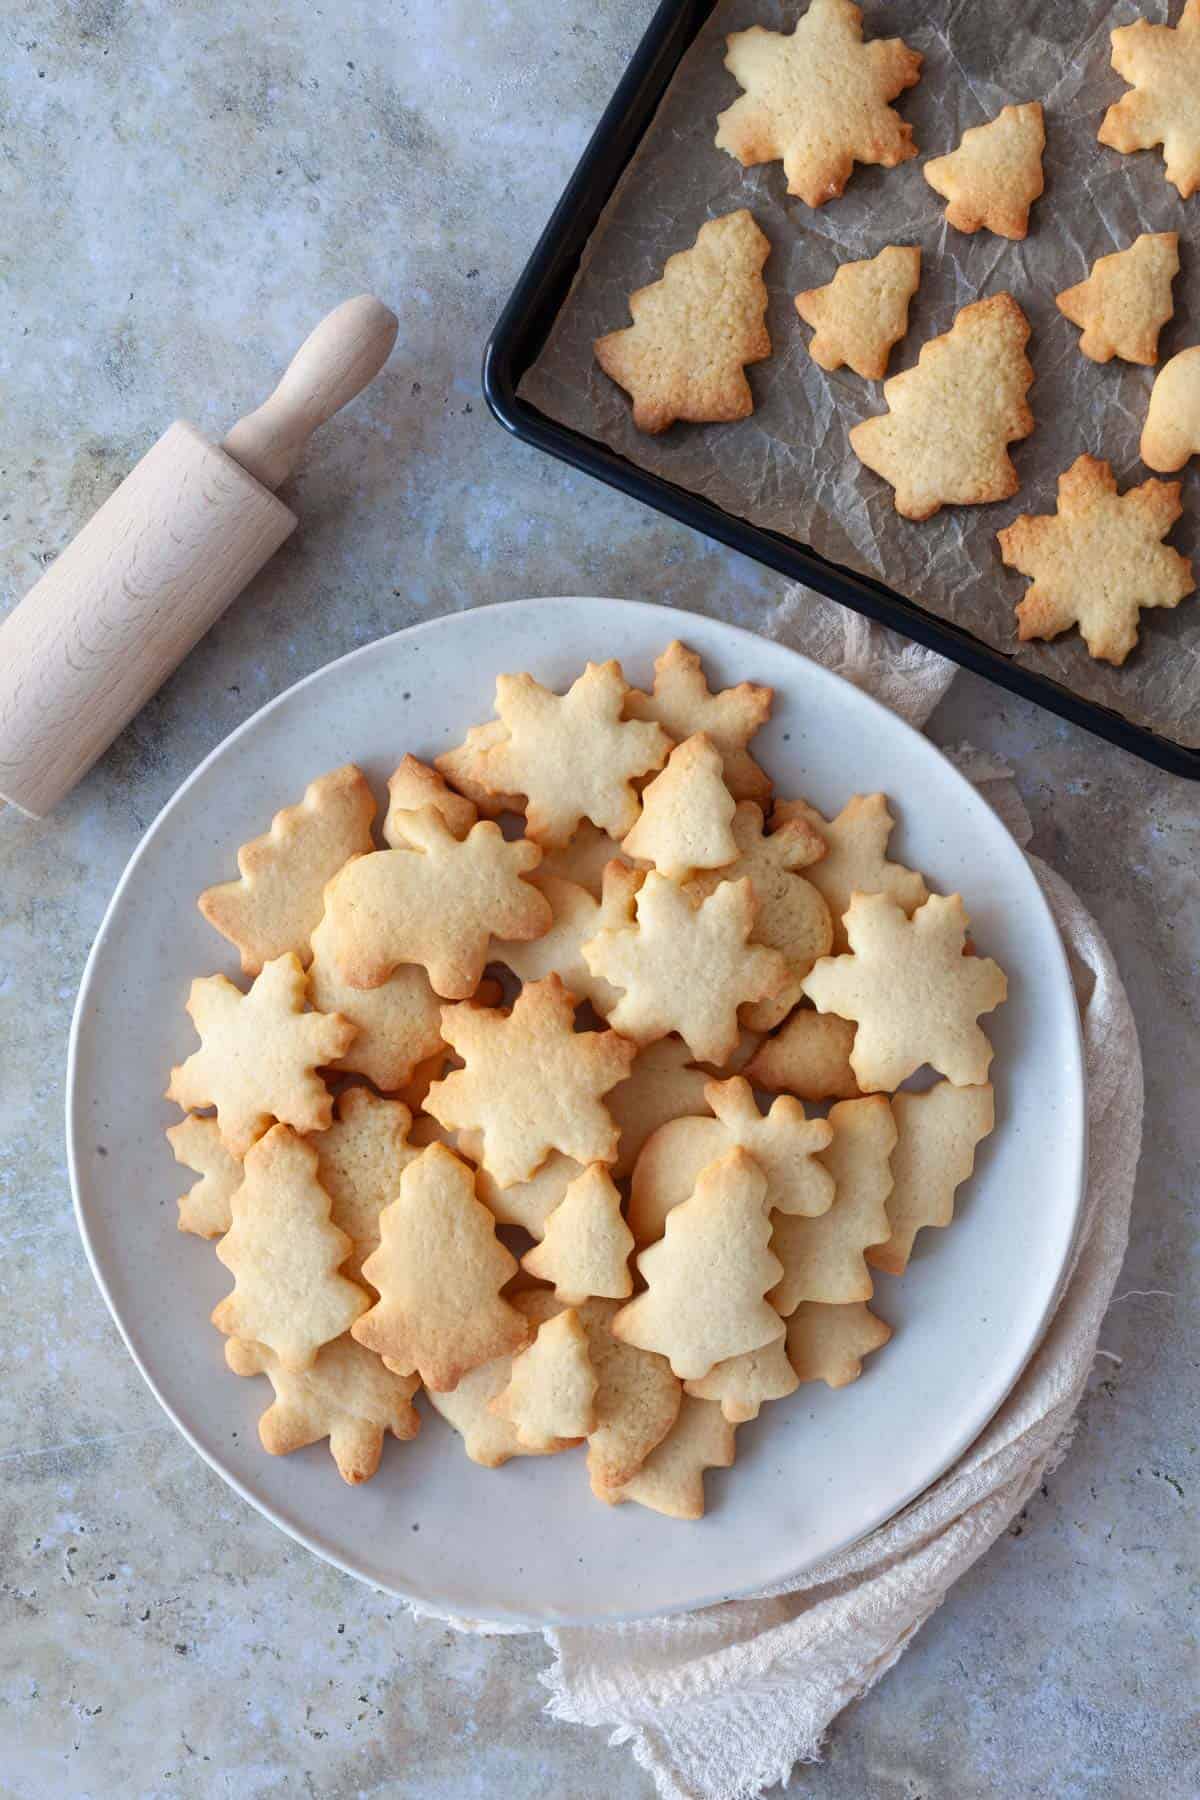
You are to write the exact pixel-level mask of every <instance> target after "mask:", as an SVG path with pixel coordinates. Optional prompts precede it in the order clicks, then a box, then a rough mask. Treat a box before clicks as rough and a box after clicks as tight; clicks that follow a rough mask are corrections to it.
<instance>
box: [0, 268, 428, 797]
mask: <svg viewBox="0 0 1200 1800" xmlns="http://www.w3.org/2000/svg"><path fill="white" fill-rule="evenodd" d="M396 329H397V321H396V316H395V314H394V313H392V312H389V311H388V309H387V307H386V306H384V305H383V304H382V303H381V302H380V301H378V300H376V299H374V298H373V297H372V296H371V295H370V294H361V295H359V297H358V298H357V299H356V300H347V301H346V302H345V303H344V304H343V305H342V306H339V307H337V308H336V309H335V311H333V312H331V313H330V314H329V316H328V318H326V319H324V320H322V322H321V324H320V325H318V326H317V328H316V330H315V331H314V332H313V333H312V335H311V336H310V337H308V338H306V339H305V341H304V343H303V344H302V345H301V346H300V348H299V350H298V351H297V352H296V354H295V356H294V357H293V358H292V361H291V362H290V363H289V365H288V368H287V371H286V373H285V374H284V377H283V379H282V381H281V382H280V383H279V386H278V387H277V388H276V389H275V392H274V393H273V394H272V395H271V397H270V399H269V400H268V401H266V403H265V404H264V405H262V406H260V407H259V409H258V411H257V412H252V413H250V414H249V416H248V417H247V418H244V419H240V420H239V421H238V423H237V424H236V425H235V426H234V427H233V430H232V431H231V432H230V433H229V435H228V437H227V438H226V439H225V442H224V443H223V444H222V445H221V446H220V448H217V447H216V446H215V445H213V444H210V443H208V442H207V440H206V439H205V438H203V437H201V435H200V433H199V432H198V431H197V430H196V429H195V427H194V426H192V425H189V424H187V423H186V421H184V420H182V419H180V420H177V421H176V423H175V424H174V425H172V426H171V427H170V429H169V430H168V431H166V432H165V433H164V434H163V436H162V437H161V438H159V440H158V442H157V444H155V446H154V448H153V449H152V450H150V451H149V452H148V453H147V454H146V455H145V456H144V457H143V458H142V460H141V462H140V463H138V465H137V467H136V468H135V469H134V470H133V471H132V472H131V473H130V474H129V475H127V476H126V478H125V480H124V481H123V482H122V483H121V485H120V487H119V488H118V489H117V491H116V493H115V494H113V495H112V496H111V497H110V498H109V499H108V500H106V501H105V503H104V505H103V506H102V507H101V508H100V510H99V512H98V513H97V514H96V515H95V517H94V518H93V519H92V520H91V521H90V522H89V523H88V524H87V525H85V526H84V528H83V530H82V531H81V532H80V533H79V536H78V537H77V538H75V539H74V541H73V542H72V543H71V544H70V545H68V547H67V548H66V549H65V550H64V551H63V552H62V554H61V555H60V556H59V557H58V558H57V559H56V561H55V562H54V563H53V564H52V566H51V567H50V568H49V569H48V570H47V572H46V573H45V575H43V576H42V579H41V580H40V581H39V582H38V584H37V586H36V587H34V588H31V589H30V591H29V593H28V594H26V596H25V598H24V599H23V600H22V601H21V603H20V605H19V606H17V607H16V608H15V609H14V611H13V612H11V613H10V614H9V616H8V618H7V619H6V620H5V621H4V624H3V625H0V799H4V800H9V801H11V802H12V803H13V804H14V805H16V806H18V807H20V808H21V810H22V811H23V812H27V813H32V814H33V816H34V817H35V818H42V817H44V816H45V814H46V813H48V812H49V811H50V809H51V807H53V806H55V805H57V803H58V802H59V801H60V800H61V799H62V797H63V795H64V794H66V793H68V792H69V791H70V790H71V788H73V787H74V785H75V783H76V782H77V781H78V780H79V778H80V776H81V775H83V774H84V773H85V772H86V771H87V770H88V769H90V768H91V766H92V764H93V763H94V762H95V760H96V758H97V757H98V756H99V755H100V754H101V752H102V751H104V750H106V749H107V748H108V746H109V744H111V742H112V740H113V739H114V738H115V737H116V735H117V733H118V732H119V731H120V730H121V727H122V726H123V725H125V724H127V723H128V721H129V720H130V719H131V718H132V717H133V715H134V713H135V712H136V711H137V710H138V708H139V707H140V706H142V705H143V704H144V703H145V702H146V701H147V700H148V699H149V698H150V696H151V694H153V693H155V692H156V690H157V689H158V688H159V687H161V685H162V683H163V682H164V681H165V680H166V678H167V676H168V675H169V674H170V673H171V671H172V669H174V668H175V666H176V664H177V663H179V662H181V661H182V659H183V658H184V657H185V656H186V655H187V653H188V651H189V650H190V649H191V648H192V646H193V644H195V643H196V642H197V641H198V639H200V638H201V637H203V635H204V633H205V632H206V631H207V630H208V628H209V626H210V625H211V624H213V622H214V621H215V620H216V619H218V618H219V617H220V615H221V614H222V613H223V612H224V611H225V608H226V607H227V606H228V605H229V603H230V601H231V600H233V599H235V598H236V597H237V595H238V594H240V593H241V591H242V589H243V588H244V587H245V586H246V583H247V582H248V581H250V580H251V578H252V577H253V576H255V575H257V573H258V571H259V570H260V569H261V568H262V566H263V564H264V563H265V562H266V561H267V560H268V558H269V557H271V556H272V555H274V553H275V551H276V550H278V548H279V546H280V544H282V542H283V540H284V539H285V538H286V537H288V536H290V534H291V533H292V532H293V531H294V530H295V529H296V525H297V523H298V521H297V518H296V515H295V513H294V512H292V511H291V510H290V509H289V508H288V507H286V506H285V505H284V504H283V502H282V500H278V499H276V497H275V494H274V491H273V490H274V489H275V488H277V487H278V486H279V484H280V482H282V481H284V480H286V478H287V477H288V476H289V475H290V474H291V472H292V470H293V469H294V467H295V466H296V462H297V460H298V459H299V456H300V453H301V451H302V450H303V449H304V446H305V445H306V444H307V442H308V440H309V437H310V436H311V435H312V433H313V432H314V431H315V430H316V428H317V426H318V425H322V424H324V422H325V420H326V419H329V418H332V416H333V414H334V413H335V412H337V411H338V410H339V409H340V408H341V407H343V406H345V404H346V402H347V401H348V400H353V398H354V396H355V395H356V394H358V393H360V392H361V391H362V389H363V388H365V387H366V385H367V383H368V382H369V381H371V380H373V379H374V377H375V376H376V375H377V374H378V373H379V371H380V369H381V368H382V367H383V365H384V363H385V362H386V361H387V359H388V356H389V354H390V353H391V349H392V345H393V344H394V343H395V341H396Z"/></svg>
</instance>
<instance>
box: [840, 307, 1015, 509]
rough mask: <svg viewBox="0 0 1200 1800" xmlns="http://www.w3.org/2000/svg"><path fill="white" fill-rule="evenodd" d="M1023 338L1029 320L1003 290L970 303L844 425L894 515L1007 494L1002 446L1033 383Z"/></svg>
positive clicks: (1010, 486)
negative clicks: (866, 415) (882, 405)
mask: <svg viewBox="0 0 1200 1800" xmlns="http://www.w3.org/2000/svg"><path fill="white" fill-rule="evenodd" d="M1028 340H1029V322H1028V320H1027V319H1026V317H1025V314H1024V313H1023V312H1022V311H1021V308H1020V307H1019V306H1018V305H1017V302H1016V301H1015V300H1014V299H1013V297H1012V295H1011V294H992V295H990V296H989V298H988V299H986V300H976V301H974V302H973V303H972V304H971V305H970V306H964V307H963V309H962V311H961V312H960V313H958V314H957V315H956V317H955V320H954V323H953V325H952V326H951V328H950V330H949V331H947V332H945V333H943V335H942V336H941V337H936V338H931V339H930V340H929V341H928V343H926V344H925V345H923V346H922V349H921V354H920V356H919V357H918V358H917V362H916V365H915V366H914V367H913V368H911V369H904V370H903V371H902V372H901V373H900V374H899V375H893V376H891V378H890V379H889V380H888V381H885V382H884V385H883V397H884V400H885V401H886V402H887V405H888V408H889V410H888V411H887V412H886V413H881V414H879V415H878V416H877V417H876V418H871V419H864V420H862V422H861V423H860V424H858V425H855V426H853V427H852V428H851V431H850V447H851V449H852V450H853V451H854V454H855V455H856V456H857V457H858V459H859V461H860V462H862V463H864V464H865V465H866V467H867V468H868V469H873V470H874V471H875V473H876V474H877V475H881V476H882V477H883V479H884V480H885V481H887V482H890V484H891V485H892V487H893V488H894V489H895V506H896V511H897V512H898V513H900V514H901V515H902V516H903V517H904V518H906V519H929V518H932V517H933V515H934V513H936V512H938V511H939V510H940V508H941V507H943V506H982V505H983V504H984V503H985V502H987V501H990V500H1007V499H1008V498H1009V496H1010V495H1012V494H1015V493H1016V491H1017V488H1018V487H1019V486H1020V482H1019V481H1018V478H1017V471H1016V469H1015V468H1014V467H1013V464H1012V460H1011V458H1010V457H1009V454H1008V445H1009V444H1011V443H1012V442H1013V441H1014V439H1016V438H1024V437H1028V436H1029V434H1030V432H1031V431H1032V430H1033V424H1034V420H1033V414H1032V412H1030V410H1029V406H1028V403H1027V401H1026V398H1025V396H1026V394H1027V393H1028V392H1029V388H1030V386H1031V384H1032V382H1033V368H1032V366H1031V364H1030V362H1029V359H1028V358H1027V356H1026V355H1025V345H1026V343H1027V342H1028Z"/></svg>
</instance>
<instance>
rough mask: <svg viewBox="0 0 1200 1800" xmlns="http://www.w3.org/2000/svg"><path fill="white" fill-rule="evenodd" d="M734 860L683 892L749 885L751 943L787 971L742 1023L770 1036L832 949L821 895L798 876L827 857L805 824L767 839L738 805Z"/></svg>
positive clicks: (757, 820)
mask: <svg viewBox="0 0 1200 1800" xmlns="http://www.w3.org/2000/svg"><path fill="white" fill-rule="evenodd" d="M733 840H734V843H735V845H736V847H737V856H736V857H735V859H734V860H733V861H732V862H730V863H729V864H727V866H726V867H725V868H723V869H721V870H720V871H719V872H718V873H716V874H708V875H698V876H696V877H695V879H694V880H693V881H691V882H689V884H688V886H689V888H690V890H691V892H692V893H694V894H702V895H706V894H711V893H713V892H714V890H715V889H716V887H717V884H718V883H719V882H721V881H741V880H743V879H748V880H749V882H750V884H751V886H752V887H753V889H754V898H755V901H756V902H757V905H758V912H757V914H756V915H755V920H754V941H755V943H757V944H766V945H768V946H769V947H770V948H771V949H772V950H778V951H779V954H780V955H781V956H782V957H783V958H784V959H785V961H786V962H787V966H788V979H787V981H786V982H785V983H784V984H783V986H782V987H781V988H779V989H778V990H777V991H776V992H774V993H772V994H768V995H767V996H766V998H765V999H763V1000H758V1001H755V1002H754V1003H753V1004H752V1005H750V1006H744V1007H743V1008H742V1015H741V1016H742V1023H743V1024H744V1025H746V1026H747V1027H748V1028H749V1029H750V1030H751V1031H770V1030H771V1029H772V1027H773V1026H775V1025H778V1024H779V1022H780V1020H781V1019H785V1018H786V1017H787V1015H788V1013H790V1012H791V1010H792V1008H793V1007H794V1006H795V1004H796V1002H797V1001H798V1000H799V998H800V983H801V982H802V981H803V979H804V977H805V976H806V975H807V974H808V971H809V970H810V969H811V968H812V966H813V964H814V963H815V962H816V960H817V958H818V957H819V956H826V955H828V953H829V950H830V947H831V945H832V943H833V922H832V920H831V918H830V916H829V908H828V907H827V906H826V904H825V901H824V900H823V899H822V897H821V894H820V891H819V890H818V889H817V888H816V887H814V886H813V885H812V884H811V882H809V881H808V880H806V879H805V877H804V876H803V875H802V874H801V873H800V871H801V870H802V869H804V870H807V869H809V868H810V867H811V866H812V865H813V864H814V863H818V862H820V861H821V859H822V858H823V857H824V856H825V855H826V843H825V839H824V837H823V836H822V835H821V833H820V832H818V831H817V830H816V829H815V828H814V826H813V825H812V824H811V823H810V822H809V821H808V820H807V819H804V818H800V817H797V818H794V819H791V820H789V821H788V822H787V823H785V824H781V825H780V826H779V828H778V829H777V830H775V831H772V832H771V833H770V834H769V835H768V834H767V833H766V832H765V831H764V829H763V816H762V811H761V809H760V808H759V807H757V806H756V805H755V804H754V802H753V800H743V801H741V802H740V804H739V805H738V808H737V811H736V813H735V814H734V819H733Z"/></svg>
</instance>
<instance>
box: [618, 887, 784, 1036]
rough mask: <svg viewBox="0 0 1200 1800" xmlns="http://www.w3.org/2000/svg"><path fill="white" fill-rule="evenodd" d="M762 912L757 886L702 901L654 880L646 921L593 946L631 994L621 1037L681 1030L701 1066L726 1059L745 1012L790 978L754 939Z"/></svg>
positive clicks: (646, 893)
mask: <svg viewBox="0 0 1200 1800" xmlns="http://www.w3.org/2000/svg"><path fill="white" fill-rule="evenodd" d="M756 911H757V908H756V904H755V899H754V892H753V889H752V888H751V885H750V883H749V882H748V881H723V882H721V884H720V886H719V887H718V888H717V889H716V891H715V892H714V893H713V894H711V895H710V896H709V897H708V899H706V900H696V899H695V898H694V897H693V896H692V895H690V894H688V893H687V892H686V891H685V890H684V889H683V888H681V887H678V886H677V885H676V884H675V883H674V882H673V881H668V880H667V878H666V876H665V875H659V874H658V873H656V872H652V873H651V874H649V875H647V876H646V879H645V881H644V882H643V883H642V886H641V887H640V889H639V890H638V895H637V918H636V921H635V922H634V923H633V924H630V925H625V926H622V927H620V928H618V929H616V930H606V931H602V932H600V934H599V935H598V936H597V937H595V938H593V939H592V941H591V943H590V944H585V945H584V947H583V954H584V957H585V958H586V960H587V965H588V967H589V968H590V969H591V970H592V973H593V974H595V975H601V976H603V978H604V979H605V980H606V981H609V982H611V983H612V985H613V986H614V987H618V988H621V989H623V990H624V992H623V993H622V996H621V999H620V1001H619V1003H618V1004H617V1006H615V1007H614V1008H613V1011H612V1012H611V1013H610V1014H609V1022H610V1024H611V1025H612V1027H613V1029H614V1031H620V1032H623V1033H624V1034H625V1035H626V1036H627V1037H631V1038H633V1039H634V1041H635V1042H636V1043H638V1044H651V1043H653V1042H654V1040H655V1039H656V1038H661V1037H666V1036H667V1034H668V1033H669V1032H672V1031H677V1032H678V1033H679V1036H680V1037H681V1038H682V1039H683V1040H684V1042H685V1043H686V1044H687V1045H688V1047H689V1049H690V1050H691V1051H692V1053H693V1055H694V1056H695V1057H696V1058H697V1059H698V1060H699V1061H701V1062H715V1063H720V1062H721V1061H723V1059H724V1058H725V1057H726V1056H728V1054H729V1052H730V1051H731V1050H732V1049H733V1047H734V1045H735V1044H736V1043H737V1040H738V1007H739V1006H742V1005H744V1004H745V1003H746V1002H747V1001H755V1000H763V999H765V998H766V997H767V995H768V994H773V993H776V992H778V991H779V990H780V989H781V988H782V987H783V986H784V985H785V983H786V982H787V981H788V979H789V971H788V966H787V963H786V961H785V960H784V958H783V957H782V956H780V954H779V952H778V951H777V950H768V949H767V948H766V947H765V945H762V944H752V943H751V942H750V941H749V940H750V936H751V933H752V931H753V928H754V920H755V916H756ZM701 971H702V972H703V974H702V977H701Z"/></svg>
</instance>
